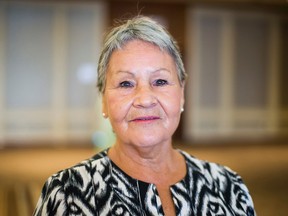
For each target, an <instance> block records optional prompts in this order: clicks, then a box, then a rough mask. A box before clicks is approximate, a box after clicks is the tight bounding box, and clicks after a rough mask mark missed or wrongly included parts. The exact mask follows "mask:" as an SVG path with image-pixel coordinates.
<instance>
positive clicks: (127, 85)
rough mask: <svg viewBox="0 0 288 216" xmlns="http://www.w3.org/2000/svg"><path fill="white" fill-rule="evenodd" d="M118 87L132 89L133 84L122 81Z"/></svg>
mask: <svg viewBox="0 0 288 216" xmlns="http://www.w3.org/2000/svg"><path fill="white" fill-rule="evenodd" d="M119 87H121V88H131V87H133V84H132V82H129V81H123V82H121V83H120V84H119Z"/></svg>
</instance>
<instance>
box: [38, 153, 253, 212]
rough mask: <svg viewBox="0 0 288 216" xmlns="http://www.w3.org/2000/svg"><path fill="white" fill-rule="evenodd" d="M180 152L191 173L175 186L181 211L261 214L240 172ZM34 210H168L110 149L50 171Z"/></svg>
mask: <svg viewBox="0 0 288 216" xmlns="http://www.w3.org/2000/svg"><path fill="white" fill-rule="evenodd" d="M179 151H180V153H181V154H182V155H183V156H184V157H185V160H186V165H187V174H186V176H185V177H184V178H183V179H182V180H181V181H179V182H178V183H176V184H175V185H172V186H171V189H170V190H171V194H172V197H173V202H174V204H175V209H176V213H177V215H179V216H192V215H194V216H200V215H201V216H202V215H203V216H204V215H205V216H213V215H215V216H216V215H219V216H220V215H223V216H224V215H225V216H230V215H231V216H236V215H237V216H240V215H241V216H242V215H243V216H244V215H245V216H253V215H256V213H255V212H254V208H253V202H252V199H251V197H250V195H249V192H248V189H247V187H246V186H245V185H244V183H243V182H242V180H241V178H240V176H239V175H237V174H236V173H234V172H232V171H231V170H230V169H228V168H226V167H223V166H219V165H217V164H215V163H208V162H205V161H201V160H198V159H196V158H194V157H192V156H190V155H189V154H187V153H186V152H183V151H181V150H179ZM34 215H36V216H40V215H49V216H52V215H53V216H54V215H100V216H106V215H113V216H114V215H124V216H129V215H132V216H138V215H139V216H144V215H146V216H148V215H149V216H150V215H153V216H156V215H157V216H161V215H164V212H163V208H162V205H161V201H160V197H159V195H158V193H157V189H156V186H155V185H154V184H149V183H146V182H143V181H139V180H137V179H134V178H132V177H130V176H129V175H127V174H126V173H124V172H123V171H122V170H121V169H120V168H119V167H117V166H116V165H115V164H114V163H113V162H112V161H111V160H110V159H109V157H108V156H107V150H105V151H103V152H100V153H98V154H96V155H95V156H94V157H92V158H90V159H88V160H85V161H83V162H81V163H80V164H78V165H76V166H74V167H72V168H69V169H66V170H63V171H60V172H59V173H57V174H55V175H53V176H51V177H50V178H49V179H48V180H47V182H46V184H45V185H44V187H43V190H42V194H41V197H40V198H39V201H38V204H37V207H36V209H35V212H34Z"/></svg>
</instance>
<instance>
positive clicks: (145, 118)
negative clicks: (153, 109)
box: [130, 116, 160, 123]
mask: <svg viewBox="0 0 288 216" xmlns="http://www.w3.org/2000/svg"><path fill="white" fill-rule="evenodd" d="M159 119H160V117H158V116H141V117H137V118H134V119H132V120H131V121H130V122H143V123H144V122H145V123H148V122H152V121H155V120H159Z"/></svg>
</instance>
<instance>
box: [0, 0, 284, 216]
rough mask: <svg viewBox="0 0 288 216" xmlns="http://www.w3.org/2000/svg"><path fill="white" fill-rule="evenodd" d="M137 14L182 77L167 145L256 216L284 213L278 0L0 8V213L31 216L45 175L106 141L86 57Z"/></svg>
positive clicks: (115, 0)
mask: <svg viewBox="0 0 288 216" xmlns="http://www.w3.org/2000/svg"><path fill="white" fill-rule="evenodd" d="M137 14H142V15H148V16H150V17H152V18H154V19H156V20H157V21H159V22H161V23H162V24H163V25H165V26H166V27H167V28H168V30H169V31H170V32H171V34H172V35H173V36H174V37H175V39H176V40H177V41H178V42H179V46H180V49H181V52H182V55H183V59H184V62H185V66H186V70H187V73H188V75H189V79H188V82H187V84H186V103H185V111H184V113H183V116H182V120H181V123H180V126H179V128H178V130H177V131H176V133H175V137H174V140H175V147H176V148H180V149H183V150H186V151H188V152H189V153H191V154H192V155H195V156H197V157H199V158H201V159H205V160H210V161H214V162H218V163H221V164H225V165H227V166H229V167H231V168H232V169H234V170H235V171H237V172H238V173H239V174H240V175H241V176H242V177H243V179H244V182H245V183H246V184H247V186H248V188H249V189H250V193H251V195H252V197H253V199H254V204H255V208H256V211H257V213H258V215H260V216H261V215H264V216H265V215H267V216H268V215H269V216H271V215H278V216H281V215H283V216H284V215H287V212H288V206H287V203H288V197H287V194H288V187H287V183H288V85H287V82H288V3H287V1H286V0H154V1H152V0H150V1H149V0H137V1H136V0H135V1H133V0H130V1H129V0H126V1H123V0H106V1H104V0H103V1H101V0H85V1H80V0H70V1H48V0H37V1H36V0H29V1H28V0H21V1H20V0H19V1H14V0H10V1H3V0H1V1H0V215H1V216H6V215H7V216H8V215H9V216H10V215H13V216H16V215H21V216H26V215H31V214H32V212H33V209H34V208H35V205H36V202H37V200H38V197H39V195H40V191H41V187H42V185H43V184H44V182H45V180H46V179H47V178H48V176H50V175H51V174H53V173H55V172H57V171H58V170H60V169H63V168H66V167H69V166H72V165H74V164H75V163H77V162H79V161H81V160H84V159H86V158H88V157H90V156H92V155H93V154H95V153H97V152H98V151H100V150H101V149H103V148H106V147H108V146H110V145H111V144H112V143H113V141H114V140H115V138H114V136H113V132H112V130H111V127H110V124H109V122H108V121H107V120H104V119H103V118H102V112H101V97H100V95H99V93H98V92H97V89H96V87H95V86H96V77H97V71H96V69H97V60H98V57H99V53H100V49H101V45H102V40H103V35H104V33H105V32H106V31H107V29H108V28H109V26H111V25H112V23H114V21H115V20H117V19H125V18H129V17H132V16H134V15H137Z"/></svg>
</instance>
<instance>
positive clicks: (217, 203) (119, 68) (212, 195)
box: [34, 16, 255, 216]
mask: <svg viewBox="0 0 288 216" xmlns="http://www.w3.org/2000/svg"><path fill="white" fill-rule="evenodd" d="M185 78H186V74H185V71H184V67H183V63H182V60H181V57H180V54H179V50H178V47H177V44H176V42H175V41H174V40H173V39H172V37H171V36H170V35H169V33H168V32H167V31H166V30H165V29H164V28H163V27H162V26H160V25H159V24H158V23H156V22H154V21H153V20H151V19H149V18H147V17H140V16H139V17H135V18H133V19H131V20H128V21H126V22H125V23H123V24H122V25H120V26H118V27H115V28H113V29H112V30H111V31H110V32H109V34H108V35H107V36H106V39H105V43H104V48H103V50H102V54H101V56H100V60H99V66H98V88H99V91H100V92H101V93H102V97H103V102H102V105H103V116H104V118H109V120H110V122H111V125H112V127H113V130H114V132H115V135H116V143H115V144H114V145H113V147H111V148H109V149H107V150H105V151H103V152H101V153H98V154H97V155H95V156H94V157H92V158H90V159H88V160H86V161H83V162H82V163H80V164H78V165H76V166H74V167H72V168H69V169H66V170H63V171H61V172H59V173H57V174H55V175H53V176H52V177H50V178H49V179H48V181H47V182H46V184H45V186H44V188H43V191H42V195H41V197H40V199H39V201H38V204H37V207H36V210H35V212H34V215H101V216H102V215H103V216H104V215H137V216H138V215H181V216H184V215H187V216H190V215H255V212H254V209H253V203H252V199H251V197H250V195H249V192H248V190H247V188H246V186H245V185H244V184H243V182H242V180H241V178H240V177H239V176H238V175H237V174H235V173H234V172H232V171H231V170H229V169H227V168H225V167H222V166H219V165H217V164H214V163H208V162H204V161H201V160H198V159H196V158H194V157H191V156H190V155H189V154H187V153H185V152H183V151H181V150H175V149H173V147H172V135H173V133H174V132H175V130H176V128H177V126H178V124H179V120H180V115H181V112H182V111H183V106H184V84H185Z"/></svg>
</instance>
